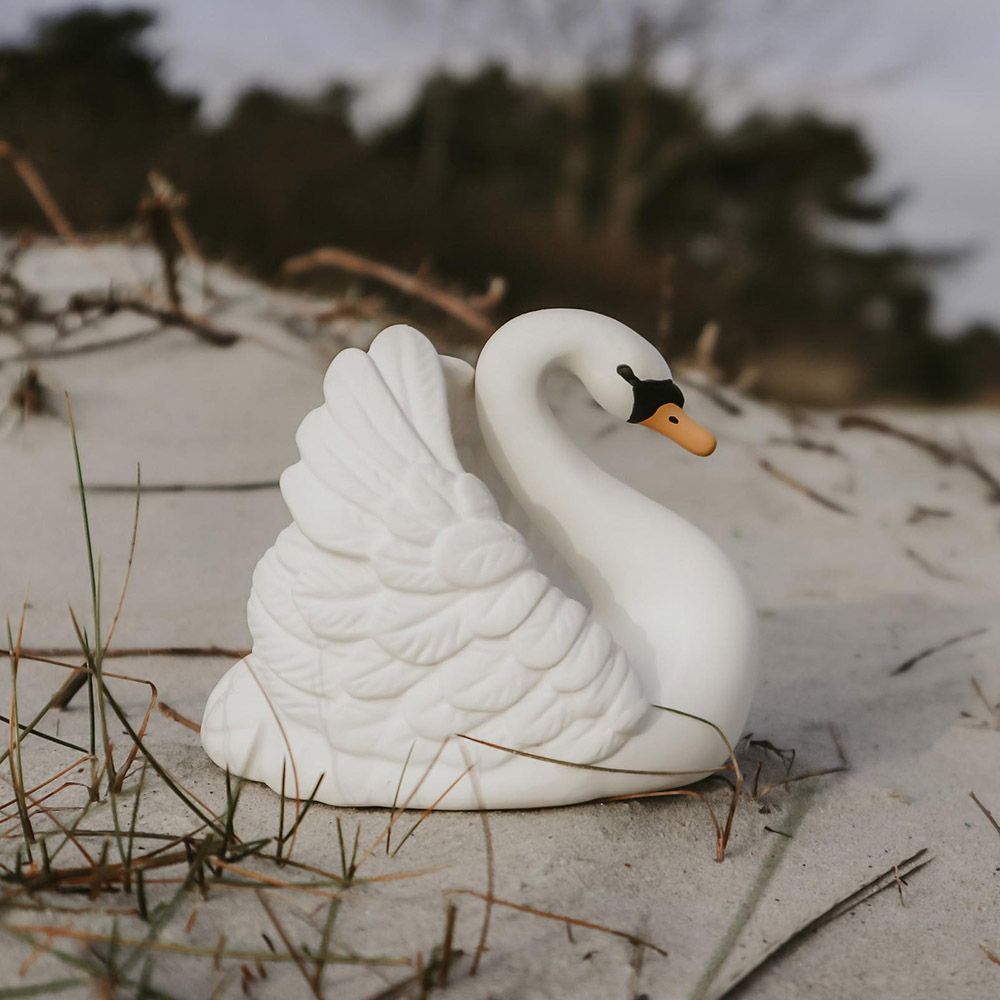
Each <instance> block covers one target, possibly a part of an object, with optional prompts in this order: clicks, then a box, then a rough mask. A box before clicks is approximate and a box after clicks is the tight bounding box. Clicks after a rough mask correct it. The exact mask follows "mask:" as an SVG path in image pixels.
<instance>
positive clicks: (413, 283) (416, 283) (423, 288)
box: [281, 247, 496, 337]
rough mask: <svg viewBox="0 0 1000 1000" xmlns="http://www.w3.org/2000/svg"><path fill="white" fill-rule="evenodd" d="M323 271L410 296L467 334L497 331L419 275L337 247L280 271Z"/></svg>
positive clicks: (467, 305) (301, 257)
mask: <svg viewBox="0 0 1000 1000" xmlns="http://www.w3.org/2000/svg"><path fill="white" fill-rule="evenodd" d="M322 267H333V268H336V269H337V270H340V271H347V272H349V273H350V274H357V275H360V276H361V277H364V278H372V279H374V280H375V281H381V282H382V283H383V284H385V285H389V286H391V287H392V288H395V289H397V290H398V291H401V292H403V293H404V294H405V295H410V296H412V297H413V298H415V299H420V300H421V301H423V302H427V303H429V304H430V305H432V306H435V307H436V308H438V309H440V310H441V311H442V312H444V313H447V314H448V315H449V316H451V317H452V319H456V320H458V321H459V322H460V323H462V324H464V325H465V326H467V327H469V329H470V330H473V331H475V332H476V333H478V334H480V335H482V336H484V337H488V336H489V335H490V334H491V333H493V331H494V330H495V329H496V324H495V323H494V322H493V321H492V320H491V319H490V318H489V317H488V316H486V315H484V314H483V313H482V312H481V311H480V310H479V309H478V308H476V306H474V305H472V304H471V303H470V302H468V301H466V300H465V299H462V298H459V297H458V296H457V295H453V294H451V293H450V292H446V291H444V290H443V289H440V288H435V287H434V286H433V285H430V284H428V283H427V282H426V281H425V280H424V279H423V278H422V277H420V276H419V275H414V274H407V273H406V272H405V271H399V270H397V269H396V268H394V267H391V266H390V265H388V264H382V263H380V262H379V261H376V260H369V259H368V258H367V257H362V256H361V255H360V254H356V253H352V252H351V251H350V250H342V249H340V248H339V247H321V248H320V249H318V250H313V251H312V252H310V253H305V254H301V255H299V256H297V257H291V258H290V259H288V260H286V261H285V263H284V264H283V265H282V268H281V269H282V271H283V272H284V273H285V274H305V273H307V272H309V271H315V270H318V269H319V268H322ZM495 298H496V296H495V295H494V296H493V297H492V298H491V299H490V300H489V302H490V304H492V303H493V301H494V299H495Z"/></svg>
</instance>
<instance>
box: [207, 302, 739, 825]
mask: <svg viewBox="0 0 1000 1000" xmlns="http://www.w3.org/2000/svg"><path fill="white" fill-rule="evenodd" d="M556 369H567V370H569V371H570V372H572V373H573V374H575V375H576V376H577V377H579V378H580V380H581V381H582V382H583V383H584V386H585V387H586V388H587V389H588V390H589V392H590V393H591V395H592V396H593V397H594V399H595V401H596V402H597V403H598V404H599V405H601V406H602V407H603V408H604V409H605V410H607V411H608V412H609V413H611V414H613V415H615V416H618V417H620V418H621V419H623V420H628V421H631V422H633V423H642V424H645V425H646V426H647V427H651V428H653V429H655V430H659V431H660V432H661V433H663V434H665V435H666V436H668V437H673V438H674V439H675V440H677V441H678V442H679V443H681V444H683V445H684V446H685V447H687V448H688V449H689V450H692V451H695V452H697V453H700V454H706V453H708V452H709V451H711V449H712V448H713V447H714V439H712V438H711V435H709V434H708V432H706V431H704V430H703V429H702V428H700V427H699V426H698V425H697V424H695V423H694V422H693V421H691V420H690V418H689V417H688V416H687V415H686V414H685V413H684V412H683V409H682V406H683V396H682V395H681V394H680V391H679V390H678V389H677V387H676V386H675V384H674V383H673V380H672V378H671V375H670V370H669V368H668V367H667V364H666V362H665V361H664V360H663V358H662V357H661V356H660V355H659V353H658V352H657V351H656V350H655V348H653V347H652V346H651V345H650V344H649V343H648V342H647V341H645V340H644V339H643V338H642V337H640V336H639V335H638V334H637V333H635V332H634V331H633V330H630V329H629V328H628V327H625V326H623V325H622V324H620V323H617V322H615V321H614V320H611V319H609V318H607V317H604V316H599V315H597V314H595V313H589V312H583V311H579V310H570V309H553V310H544V311H540V312H536V313H529V314H527V315H525V316H521V317H519V318H517V319H515V320H512V321H511V322H509V323H507V324H506V325H505V326H503V327H501V328H500V330H498V331H497V332H496V333H495V334H494V335H493V337H492V338H491V339H490V340H489V342H488V343H487V344H486V346H485V347H484V348H483V351H482V354H481V356H480V359H479V363H478V366H477V369H476V370H475V372H473V369H472V368H471V367H470V366H469V365H468V364H466V363H465V362H463V361H459V360H457V359H454V358H446V357H441V356H439V355H438V353H437V351H436V350H435V348H434V347H433V346H432V345H431V343H430V342H429V341H428V340H427V339H426V338H424V337H423V336H422V335H421V334H420V333H418V332H417V331H416V330H414V329H412V328H410V327H405V326H394V327H390V328H388V329H387V330H384V331H383V332H382V333H381V334H379V336H378V337H376V338H375V340H374V342H373V343H372V345H371V347H370V348H369V350H368V351H367V352H364V351H361V350H357V349H353V348H352V349H348V350H345V351H342V352H341V353H340V354H338V355H337V357H336V358H335V359H334V361H333V362H332V364H331V365H330V368H329V370H328V372H327V375H326V378H325V381H324V397H325V403H324V405H322V406H320V407H319V408H317V409H316V410H314V411H313V412H312V413H310V414H309V415H308V416H307V417H306V418H305V420H304V421H303V422H302V425H301V426H300V428H299V431H298V434H297V438H296V441H297V444H298V448H299V453H300V455H301V459H300V461H299V462H297V463H296V464H295V465H293V466H291V467H290V468H289V469H286V470H285V472H284V474H283V475H282V477H281V489H282V494H283V496H284V498H285V501H286V503H287V504H288V507H289V510H290V511H291V515H292V519H293V520H292V524H291V525H289V527H287V528H286V529H285V530H284V531H282V532H281V534H280V535H279V536H278V538H277V541H276V542H275V544H274V545H273V546H272V548H271V549H269V550H268V552H267V553H266V554H265V555H264V556H263V558H262V559H261V560H260V562H259V563H258V565H257V568H256V570H255V572H254V577H253V587H252V592H251V595H250V600H249V603H248V623H249V626H250V632H251V635H252V638H253V648H252V651H251V653H250V655H249V656H248V657H246V658H245V659H244V660H241V661H240V662H239V663H237V664H235V665H234V666H233V667H231V668H230V669H229V671H228V672H227V673H226V674H225V675H224V676H223V678H222V679H221V680H220V681H219V683H218V685H217V686H216V688H215V690H214V691H213V693H212V695H211V696H210V698H209V700H208V704H207V706H206V709H205V716H204V721H203V724H202V728H201V738H202V743H203V745H204V747H205V750H206V751H207V752H208V754H209V756H210V757H211V758H212V759H213V760H214V761H215V762H216V763H217V764H218V765H219V766H221V767H227V768H228V769H229V770H230V771H231V772H232V773H234V774H238V775H242V776H244V777H247V778H250V779H253V780H257V781H263V782H265V783H266V784H268V785H269V786H270V787H271V788H273V789H275V790H279V789H280V788H281V787H282V784H283V782H284V785H285V792H286V794H289V795H291V794H298V795H299V796H300V797H303V798H304V797H306V796H307V795H309V794H310V793H311V792H312V791H313V789H314V788H315V797H316V798H317V799H319V800H320V801H324V802H328V803H331V804H338V805H345V806H391V805H393V804H394V803H395V804H398V805H405V806H409V807H411V808H426V807H429V806H432V805H435V804H436V807H437V808H442V809H449V808H450V809H470V808H477V807H486V808H491V809H499V808H523V807H531V806H550V805H562V804H566V803H571V802H579V801H584V800H588V799H593V798H597V797H601V796H606V795H614V794H624V793H628V792H639V791H651V790H654V789H660V788H670V787H674V786H677V785H682V784H688V783H690V782H692V781H695V780H697V779H698V778H700V777H702V776H704V775H705V774H707V773H710V772H711V771H713V770H715V769H716V768H717V767H718V766H720V765H721V764H722V763H723V762H724V761H725V759H726V757H727V750H726V746H725V741H724V740H723V739H722V737H721V736H720V732H719V731H720V730H721V732H722V733H724V734H725V736H726V738H727V739H728V740H729V741H730V742H735V741H736V740H737V739H738V737H739V735H740V732H741V730H742V727H743V724H744V722H745V721H746V716H747V712H748V710H749V706H750V701H751V698H752V695H753V689H754V686H755V683H756V638H755V635H756V633H755V616H754V613H753V609H752V607H751V605H750V602H749V600H748V598H747V595H746V593H745V591H744V589H743V586H742V585H741V583H740V581H739V579H738V577H737V575H736V572H735V570H734V569H733V567H732V566H731V565H730V563H729V562H728V560H727V559H726V557H725V556H724V555H723V554H722V552H721V551H720V550H719V548H718V547H717V546H716V545H715V544H714V542H712V541H711V540H710V539H709V538H708V537H707V536H706V535H705V534H704V533H702V532H701V531H700V530H699V529H698V528H696V527H694V526H693V525H691V524H690V523H688V522H687V521H685V520H684V519H683V518H681V517H679V516H678V515H676V514H674V513H673V512H671V511H669V510H667V509H665V508H664V507H662V506H660V505H659V504H657V503H656V502H654V501H653V500H651V499H649V498H648V497H646V496H644V495H642V494H640V493H638V492H636V491H635V490H633V489H631V488H629V487H627V486H626V485H625V484H623V483H621V482H619V481H618V480H616V479H615V478H614V477H612V476H610V475H609V474H607V473H606V472H604V471H603V470H602V469H600V468H599V467H598V466H596V465H595V464H594V463H593V462H592V461H591V460H590V459H589V458H588V457H587V456H586V455H584V453H583V452H582V451H580V450H579V449H578V448H577V447H576V446H575V445H573V444H572V443H571V442H570V440H569V438H568V436H567V435H566V433H565V432H564V431H563V429H562V428H561V427H560V426H559V424H558V423H557V422H556V420H555V417H554V415H553V414H552V411H551V409H550V408H549V406H548V404H547V403H546V401H545V398H544V394H543V382H544V380H545V378H546V376H547V375H548V374H549V373H550V372H551V371H553V370H556ZM644 432H645V431H644V430H641V429H639V428H636V429H634V430H633V431H632V433H636V434H639V433H644ZM501 506H502V507H503V511H504V512H503V513H501ZM519 529H520V530H519ZM571 592H575V595H576V596H571ZM577 596H579V597H580V599H579V600H578V599H577ZM657 706H666V707H668V708H669V709H673V710H674V711H666V710H664V708H661V707H657ZM709 723H711V724H712V725H709ZM715 727H718V729H716V728H715ZM512 751H518V752H517V753H515V752H512ZM546 758H547V759H546ZM555 761H561V762H569V763H573V764H581V765H588V766H587V767H568V766H566V764H565V763H556V762H555Z"/></svg>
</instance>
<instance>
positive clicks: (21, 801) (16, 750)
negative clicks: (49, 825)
mask: <svg viewBox="0 0 1000 1000" xmlns="http://www.w3.org/2000/svg"><path fill="white" fill-rule="evenodd" d="M26 614H27V602H25V603H24V605H23V606H22V608H21V620H20V622H19V623H18V627H17V641H16V642H15V641H14V639H13V637H12V635H11V629H10V622H9V621H8V622H7V645H8V646H9V647H10V648H11V650H12V651H13V652H12V653H11V657H10V721H9V723H8V726H7V757H8V760H9V761H10V782H11V786H12V787H13V789H14V799H15V801H16V803H17V814H18V817H19V818H20V820H21V832H22V834H23V837H24V847H25V851H26V852H27V855H28V860H29V861H31V845H32V844H33V843H34V842H35V832H34V830H33V829H32V827H31V819H30V817H29V816H28V804H27V799H26V796H25V793H24V768H23V765H22V762H21V730H20V726H19V724H18V721H17V668H18V664H19V662H20V659H21V654H20V650H21V639H22V638H23V637H24V617H25V615H26Z"/></svg>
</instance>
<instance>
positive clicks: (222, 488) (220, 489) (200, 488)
mask: <svg viewBox="0 0 1000 1000" xmlns="http://www.w3.org/2000/svg"><path fill="white" fill-rule="evenodd" d="M278 486H279V483H278V480H277V479H259V480H251V481H250V482H246V483H155V484H153V485H144V486H143V487H142V492H143V495H144V496H145V495H146V494H149V493H250V492H253V491H255V490H276V489H277V488H278ZM87 490H88V491H89V492H90V493H134V492H135V487H134V486H129V485H126V484H125V483H99V484H98V485H96V486H88V487H87Z"/></svg>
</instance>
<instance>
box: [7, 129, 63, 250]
mask: <svg viewBox="0 0 1000 1000" xmlns="http://www.w3.org/2000/svg"><path fill="white" fill-rule="evenodd" d="M0 159H5V160H8V161H9V162H10V165H11V166H12V167H13V168H14V171H15V173H16V174H17V175H18V177H20V178H21V180H22V181H23V182H24V186H25V187H26V188H27V189H28V191H29V192H30V193H31V196H32V198H34V199H35V202H36V203H37V205H38V207H39V208H40V209H41V210H42V213H43V214H44V215H45V218H46V219H48V220H49V224H50V225H51V226H52V228H53V229H54V230H55V231H56V232H57V233H58V234H59V235H60V236H61V237H62V238H63V239H64V240H65V241H66V242H67V243H79V242H80V241H79V239H78V238H77V235H76V233H75V232H74V231H73V227H72V226H71V225H70V223H69V220H68V219H67V218H66V216H65V215H64V214H63V211H62V209H61V208H60V207H59V205H58V203H57V202H56V200H55V198H54V197H53V196H52V192H51V191H50V190H49V187H48V185H47V184H46V183H45V181H44V180H43V179H42V175H41V174H40V173H39V172H38V171H37V170H36V169H35V165H34V164H33V163H32V162H31V160H29V159H28V157H27V156H25V155H24V153H21V152H18V150H16V149H15V148H14V147H13V146H12V145H11V144H10V143H9V142H4V141H2V140H0Z"/></svg>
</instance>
